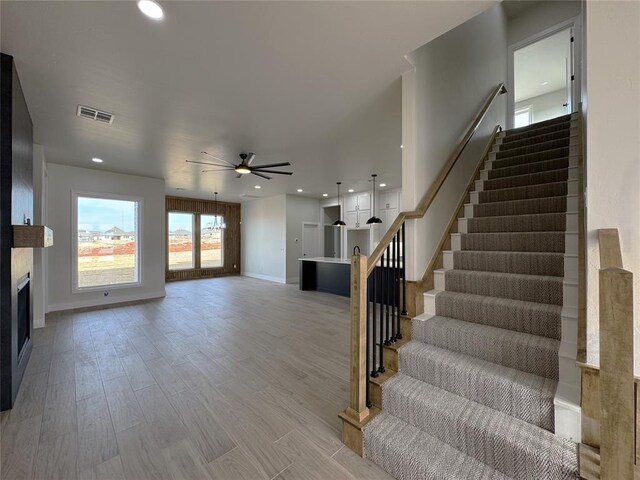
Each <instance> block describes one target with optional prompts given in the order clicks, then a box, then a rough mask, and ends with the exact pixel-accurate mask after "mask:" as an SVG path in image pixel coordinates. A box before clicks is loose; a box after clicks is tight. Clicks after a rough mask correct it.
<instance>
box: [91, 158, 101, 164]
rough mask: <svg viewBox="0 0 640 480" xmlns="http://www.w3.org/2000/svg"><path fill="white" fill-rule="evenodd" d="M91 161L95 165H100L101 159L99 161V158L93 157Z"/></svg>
mask: <svg viewBox="0 0 640 480" xmlns="http://www.w3.org/2000/svg"><path fill="white" fill-rule="evenodd" d="M91 161H92V162H95V163H102V159H101V158H97V157H93V158H92V159H91Z"/></svg>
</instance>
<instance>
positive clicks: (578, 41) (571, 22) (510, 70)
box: [507, 15, 583, 129]
mask: <svg viewBox="0 0 640 480" xmlns="http://www.w3.org/2000/svg"><path fill="white" fill-rule="evenodd" d="M568 28H573V77H574V80H573V85H572V89H571V104H572V108H573V110H574V111H575V110H576V108H577V106H578V104H579V103H580V102H581V95H582V62H583V59H582V16H581V15H578V16H576V17H572V18H569V19H567V20H565V21H563V22H560V23H558V24H556V25H554V26H552V27H549V28H547V29H545V30H542V31H540V32H538V33H535V34H533V35H531V36H530V37H527V38H525V39H524V40H521V41H519V42H516V43H514V44H512V45H509V46H508V53H507V129H511V128H513V125H514V121H513V115H514V112H515V106H516V105H515V75H514V68H515V65H514V63H515V62H514V55H515V51H516V50H520V49H521V48H524V47H526V46H528V45H531V44H533V43H536V42H539V41H540V40H543V39H545V38H547V37H550V36H551V35H554V34H556V33H558V32H561V31H562V30H566V29H568Z"/></svg>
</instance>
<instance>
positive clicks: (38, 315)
mask: <svg viewBox="0 0 640 480" xmlns="http://www.w3.org/2000/svg"><path fill="white" fill-rule="evenodd" d="M46 168H47V167H46V162H45V156H44V148H43V147H42V145H38V144H34V145H33V224H34V225H47V213H46V201H45V188H46ZM47 251H48V249H47V248H34V249H33V280H34V282H33V327H34V328H41V327H44V316H45V312H46V311H47V300H46V285H47V282H46V275H47V270H46V266H47V260H46V259H47Z"/></svg>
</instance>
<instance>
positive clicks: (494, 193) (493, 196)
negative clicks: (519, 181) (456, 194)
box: [478, 181, 567, 203]
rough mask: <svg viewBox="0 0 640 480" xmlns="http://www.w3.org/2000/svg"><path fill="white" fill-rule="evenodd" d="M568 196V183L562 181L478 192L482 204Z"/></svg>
mask: <svg viewBox="0 0 640 480" xmlns="http://www.w3.org/2000/svg"><path fill="white" fill-rule="evenodd" d="M566 195H567V182H566V181H562V182H554V183H542V184H539V185H522V186H519V187H511V188H501V189H499V190H483V191H480V192H478V200H479V202H480V203H493V202H508V201H512V200H523V199H529V198H546V197H558V196H566Z"/></svg>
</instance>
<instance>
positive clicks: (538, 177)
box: [482, 168, 569, 192]
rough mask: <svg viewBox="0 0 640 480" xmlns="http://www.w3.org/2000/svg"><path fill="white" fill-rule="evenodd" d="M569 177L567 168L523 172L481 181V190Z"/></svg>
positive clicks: (541, 182)
mask: <svg viewBox="0 0 640 480" xmlns="http://www.w3.org/2000/svg"><path fill="white" fill-rule="evenodd" d="M568 178H569V170H568V169H567V168H559V169H557V170H548V171H545V172H536V173H525V174H524V175H514V176H511V177H503V178H496V179H492V180H485V181H484V182H483V183H482V190H483V191H485V192H488V191H492V190H500V189H502V188H513V187H523V186H525V185H542V184H548V183H555V182H566V181H567V179H568Z"/></svg>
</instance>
